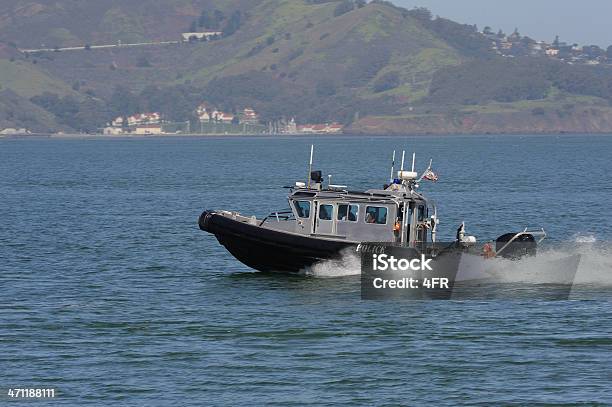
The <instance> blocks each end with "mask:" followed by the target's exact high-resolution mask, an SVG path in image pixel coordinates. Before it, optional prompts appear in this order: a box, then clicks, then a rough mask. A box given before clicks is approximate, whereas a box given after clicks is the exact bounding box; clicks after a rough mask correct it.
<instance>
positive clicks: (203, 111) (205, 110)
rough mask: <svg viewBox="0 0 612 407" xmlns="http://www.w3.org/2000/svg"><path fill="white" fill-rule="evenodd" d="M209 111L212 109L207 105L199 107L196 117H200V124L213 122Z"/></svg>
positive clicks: (203, 104)
mask: <svg viewBox="0 0 612 407" xmlns="http://www.w3.org/2000/svg"><path fill="white" fill-rule="evenodd" d="M209 111H210V108H209V107H208V105H207V104H206V103H202V104H201V105H200V106H198V108H197V109H196V116H197V117H198V119H199V120H200V122H202V123H206V122H209V121H210V120H211V118H212V116H211V114H210V113H209Z"/></svg>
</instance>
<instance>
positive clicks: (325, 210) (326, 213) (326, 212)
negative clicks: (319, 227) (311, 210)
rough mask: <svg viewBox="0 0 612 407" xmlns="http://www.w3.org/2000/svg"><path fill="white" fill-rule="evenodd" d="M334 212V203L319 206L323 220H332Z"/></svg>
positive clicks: (320, 216) (320, 217)
mask: <svg viewBox="0 0 612 407" xmlns="http://www.w3.org/2000/svg"><path fill="white" fill-rule="evenodd" d="M333 213H334V206H333V205H321V206H320V207H319V219H321V220H332V219H333Z"/></svg>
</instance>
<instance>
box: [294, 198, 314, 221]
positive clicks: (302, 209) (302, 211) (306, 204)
mask: <svg viewBox="0 0 612 407" xmlns="http://www.w3.org/2000/svg"><path fill="white" fill-rule="evenodd" d="M295 210H296V212H297V215H298V217H300V218H310V201H295Z"/></svg>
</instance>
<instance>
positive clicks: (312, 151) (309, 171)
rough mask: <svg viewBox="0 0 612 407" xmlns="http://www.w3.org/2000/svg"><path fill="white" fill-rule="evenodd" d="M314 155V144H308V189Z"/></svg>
mask: <svg viewBox="0 0 612 407" xmlns="http://www.w3.org/2000/svg"><path fill="white" fill-rule="evenodd" d="M313 157H314V144H312V145H311V146H310V163H309V165H308V189H310V181H311V178H312V176H311V175H312V159H313Z"/></svg>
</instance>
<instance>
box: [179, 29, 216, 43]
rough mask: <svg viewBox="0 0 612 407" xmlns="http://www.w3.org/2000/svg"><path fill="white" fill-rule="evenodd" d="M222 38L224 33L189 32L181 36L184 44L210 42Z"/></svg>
mask: <svg viewBox="0 0 612 407" xmlns="http://www.w3.org/2000/svg"><path fill="white" fill-rule="evenodd" d="M221 36H223V32H221V31H202V32H188V33H182V34H181V37H182V38H183V41H184V42H189V41H210V40H212V39H215V38H221Z"/></svg>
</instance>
